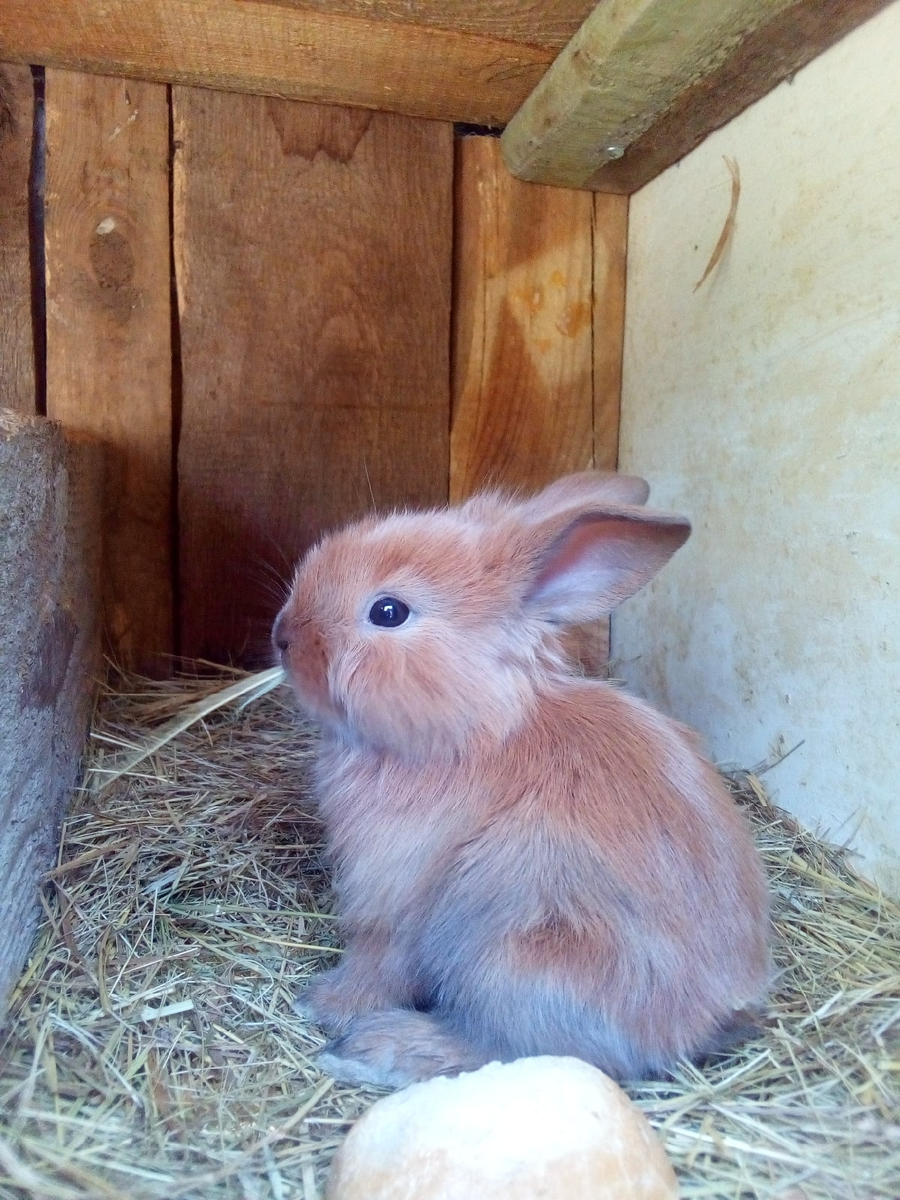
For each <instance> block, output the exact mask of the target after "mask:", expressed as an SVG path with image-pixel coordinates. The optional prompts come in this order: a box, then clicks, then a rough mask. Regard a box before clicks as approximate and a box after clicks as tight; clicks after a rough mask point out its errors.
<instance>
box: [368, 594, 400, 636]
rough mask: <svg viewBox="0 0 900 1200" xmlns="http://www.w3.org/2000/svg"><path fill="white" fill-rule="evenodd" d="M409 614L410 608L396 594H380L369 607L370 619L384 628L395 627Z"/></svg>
mask: <svg viewBox="0 0 900 1200" xmlns="http://www.w3.org/2000/svg"><path fill="white" fill-rule="evenodd" d="M408 616H409V608H408V607H407V606H406V605H405V604H404V603H403V601H402V600H398V599H397V598H396V597H395V596H380V597H379V598H378V599H377V600H376V601H375V603H374V604H373V605H372V607H371V608H370V609H369V620H370V621H371V622H372V624H373V625H380V626H381V627H382V628H383V629H395V628H396V627H397V626H398V625H402V624H403V622H404V621H405V620H406V618H407V617H408Z"/></svg>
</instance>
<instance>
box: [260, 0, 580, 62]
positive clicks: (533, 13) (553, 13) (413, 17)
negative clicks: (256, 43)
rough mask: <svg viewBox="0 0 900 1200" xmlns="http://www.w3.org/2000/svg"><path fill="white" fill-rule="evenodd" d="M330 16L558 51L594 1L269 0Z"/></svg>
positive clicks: (574, 30)
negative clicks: (424, 28)
mask: <svg viewBox="0 0 900 1200" xmlns="http://www.w3.org/2000/svg"><path fill="white" fill-rule="evenodd" d="M270 2H271V3H274V4H287V5H291V6H293V7H294V8H311V9H315V10H316V12H321V13H332V14H334V15H335V16H337V15H342V16H348V17H365V18H368V19H370V20H373V21H391V22H398V23H401V24H405V25H424V26H430V27H434V28H438V29H449V30H455V31H456V32H457V33H469V34H477V35H478V36H480V37H490V38H498V39H500V40H501V41H506V42H524V43H525V44H526V45H528V46H540V47H542V48H543V49H547V50H557V51H558V50H561V49H562V48H563V46H564V45H565V44H566V42H567V41H568V40H569V38H570V37H572V35H573V34H574V33H575V32H576V30H577V29H578V27H579V25H581V22H582V21H583V20H584V19H585V18H586V17H587V16H588V14H589V13H590V12H591V10H592V9H593V8H594V5H595V4H596V3H597V0H491V2H490V4H473V3H472V0H270Z"/></svg>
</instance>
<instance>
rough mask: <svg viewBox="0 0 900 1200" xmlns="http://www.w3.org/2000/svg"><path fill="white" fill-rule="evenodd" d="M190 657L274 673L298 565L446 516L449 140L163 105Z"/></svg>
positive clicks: (323, 110)
mask: <svg viewBox="0 0 900 1200" xmlns="http://www.w3.org/2000/svg"><path fill="white" fill-rule="evenodd" d="M173 110H174V132H175V147H176V150H175V163H174V218H175V268H176V277H177V284H178V305H179V316H180V341H181V374H182V406H181V436H180V441H179V447H178V494H179V506H178V508H179V531H180V545H179V549H180V564H181V565H180V572H179V581H180V596H179V607H180V613H181V633H182V641H181V649H182V653H184V654H187V655H192V656H203V657H206V658H214V659H216V660H217V661H225V660H228V659H232V660H237V661H243V662H246V663H249V664H257V665H258V664H260V663H266V662H270V661H271V640H270V639H271V628H272V620H273V618H274V616H275V614H276V613H277V611H278V608H279V607H280V605H281V603H282V601H283V598H284V588H285V583H286V581H287V580H289V579H290V576H291V572H292V569H293V565H294V563H295V562H296V559H297V557H298V556H299V555H300V554H301V553H302V552H303V551H304V550H305V549H307V548H308V546H309V545H310V543H311V542H313V541H315V540H316V539H317V538H318V537H320V536H321V534H322V533H323V532H324V531H325V530H327V529H329V528H331V527H333V526H335V525H338V524H342V523H343V522H345V521H348V520H350V519H352V518H355V517H360V516H363V515H365V514H366V513H368V512H370V511H371V509H372V508H373V507H375V508H377V509H381V510H384V509H388V508H391V507H394V506H407V505H409V506H416V505H430V504H438V503H446V500H447V470H448V467H447V464H448V456H449V450H448V435H449V425H450V364H449V347H450V298H451V265H452V240H453V216H452V199H453V131H452V128H451V127H450V126H448V125H444V124H436V123H434V122H429V121H418V120H414V119H411V118H407V117H401V116H396V115H392V114H385V113H368V112H364V111H361V110H352V109H345V108H337V107H334V106H331V107H319V106H316V105H310V104H295V103H293V102H292V101H287V100H273V99H269V98H267V97H262V96H236V95H230V96H229V95H225V94H224V93H216V92H211V91H205V90H202V89H194V88H176V89H175V90H174V92H173Z"/></svg>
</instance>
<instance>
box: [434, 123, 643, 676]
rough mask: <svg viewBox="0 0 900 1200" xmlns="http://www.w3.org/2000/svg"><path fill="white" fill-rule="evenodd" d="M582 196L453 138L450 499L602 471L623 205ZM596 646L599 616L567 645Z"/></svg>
mask: <svg viewBox="0 0 900 1200" xmlns="http://www.w3.org/2000/svg"><path fill="white" fill-rule="evenodd" d="M596 199H600V201H601V203H600V205H599V206H598V209H597V213H596V215H595V212H594V200H595V198H594V197H592V196H590V195H589V194H588V193H587V192H573V191H563V190H561V189H559V188H546V187H538V186H536V185H533V184H523V183H520V182H519V181H518V180H516V179H513V178H512V176H511V175H510V174H509V173H508V171H507V170H506V168H505V167H504V165H503V162H502V160H501V157H500V146H499V142H498V140H497V139H496V138H487V137H468V138H462V139H461V140H460V141H459V142H458V143H457V180H456V230H457V233H456V260H455V273H456V280H455V289H454V291H455V301H454V340H453V368H454V369H453V422H452V430H451V456H450V494H451V498H452V499H453V500H462V499H465V497H466V496H468V495H470V494H471V493H472V492H474V491H477V490H478V489H479V488H480V487H484V486H486V485H490V486H501V487H508V488H511V489H517V488H523V489H524V490H526V491H532V490H536V489H537V488H540V487H542V486H544V484H547V483H549V482H550V481H551V480H553V479H555V478H556V477H557V476H559V475H564V474H566V473H567V472H569V471H579V470H583V469H584V468H586V467H589V466H591V465H594V464H596V465H597V466H602V467H605V468H611V469H612V468H615V465H616V455H617V447H618V414H619V386H620V378H621V356H622V315H623V313H624V302H625V273H624V272H625V240H624V238H625V229H626V213H627V204H628V201H627V200H626V199H625V198H624V197H619V196H614V197H598V198H596ZM605 200H608V201H609V203H608V204H606V205H604V204H603V201H605ZM595 247H596V260H595ZM595 347H596V348H597V354H596V355H595ZM608 647H609V623H608V622H607V621H599V622H592V623H591V624H590V625H586V626H583V627H582V628H580V629H577V630H573V631H571V634H570V636H569V640H568V649H569V653H570V654H571V655H572V657H573V658H575V659H577V660H578V661H579V662H580V663H581V665H582V667H583V668H584V669H585V670H587V671H588V672H589V673H591V674H603V673H605V669H606V662H607V659H608Z"/></svg>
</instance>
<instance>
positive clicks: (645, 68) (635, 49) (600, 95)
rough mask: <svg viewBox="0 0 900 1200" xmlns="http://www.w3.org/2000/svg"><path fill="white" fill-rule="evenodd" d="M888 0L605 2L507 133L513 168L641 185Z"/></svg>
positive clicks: (542, 177) (595, 183) (573, 182)
mask: <svg viewBox="0 0 900 1200" xmlns="http://www.w3.org/2000/svg"><path fill="white" fill-rule="evenodd" d="M888 2H889V0H620V2H619V3H616V4H600V5H598V6H597V8H596V9H595V10H594V12H593V14H592V15H591V16H590V17H588V19H587V20H586V21H585V22H584V24H583V25H582V27H581V28H580V30H579V31H578V33H577V34H576V35H575V37H574V38H573V39H572V41H571V42H570V43H569V44H568V45H567V46H566V48H565V49H564V50H563V52H562V53H561V54H560V55H559V57H558V58H557V59H556V61H555V62H554V64H553V66H552V68H551V69H550V70H549V71H548V72H547V73H546V74H545V76H544V77H543V78H542V80H541V82H540V83H539V84H538V86H537V87H536V88H535V90H534V92H533V93H532V94H531V95H530V96H529V98H528V99H527V100H526V102H525V103H524V104H523V105H522V107H521V109H520V110H519V112H518V113H517V114H516V116H515V118H514V119H513V120H512V121H511V122H510V123H509V125H508V126H507V129H506V131H505V133H504V135H503V150H504V156H505V159H506V162H507V163H508V165H509V167H510V170H511V171H512V172H513V173H514V174H515V175H516V176H518V177H519V178H521V179H530V180H535V181H537V182H540V183H550V184H555V185H557V186H563V187H578V188H581V187H585V188H593V189H597V190H601V191H602V190H607V191H614V192H616V191H618V192H632V191H635V190H636V189H637V188H639V187H641V186H642V185H643V184H644V183H646V182H647V181H648V180H649V179H651V178H653V177H654V176H655V175H657V174H659V173H660V171H662V170H664V169H665V167H667V166H669V165H670V164H671V163H673V162H675V161H677V159H679V158H680V157H682V156H683V155H684V154H686V153H687V152H688V151H689V150H691V149H692V148H693V147H694V146H696V145H697V144H698V143H699V142H700V141H701V140H702V139H703V138H704V137H705V136H706V135H707V134H708V133H710V132H711V131H712V130H713V129H716V128H718V127H719V126H720V125H722V124H724V123H725V122H726V121H728V120H730V119H731V118H732V117H733V116H736V115H737V114H738V113H739V112H741V111H742V110H743V109H744V108H746V107H748V106H749V105H750V104H752V103H753V102H754V101H755V100H757V99H759V98H760V96H762V95H764V94H765V93H766V92H768V91H770V90H771V89H772V88H773V87H775V86H776V84H778V83H780V82H781V81H782V80H784V79H786V78H787V77H788V76H790V75H791V74H793V72H795V71H797V70H798V69H799V68H800V67H801V66H803V65H804V64H805V63H807V62H809V61H810V60H811V59H812V58H814V57H815V56H816V55H817V54H819V53H821V51H822V50H824V49H826V48H827V47H828V46H830V45H831V44H832V43H833V42H835V41H836V40H837V39H838V38H839V37H841V36H843V34H845V33H847V32H849V31H850V30H851V29H853V28H855V27H856V26H857V25H859V24H861V23H862V22H863V21H864V20H866V19H867V18H868V17H870V16H871V15H872V14H873V13H875V12H877V11H878V10H879V9H881V8H883V7H885V5H886V4H887V3H888Z"/></svg>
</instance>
